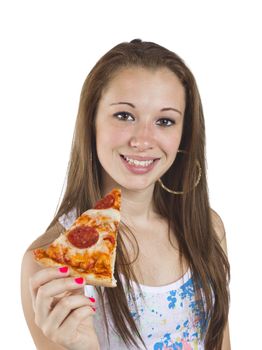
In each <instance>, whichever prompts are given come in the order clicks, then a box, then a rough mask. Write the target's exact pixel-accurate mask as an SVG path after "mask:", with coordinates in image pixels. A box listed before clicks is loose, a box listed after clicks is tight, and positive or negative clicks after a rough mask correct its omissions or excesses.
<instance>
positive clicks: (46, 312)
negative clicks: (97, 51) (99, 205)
mask: <svg viewBox="0 0 262 350" xmlns="http://www.w3.org/2000/svg"><path fill="white" fill-rule="evenodd" d="M115 187H117V188H120V189H121V191H122V206H121V225H120V230H119V235H118V237H119V240H118V246H117V259H116V269H115V276H116V278H117V287H116V288H95V287H92V286H85V287H84V281H83V280H81V279H79V278H78V279H75V278H73V277H70V275H69V273H68V271H67V269H66V268H64V269H63V268H62V269H61V268H60V269H58V268H45V269H42V268H41V267H39V266H38V265H37V264H36V263H35V261H34V259H33V256H32V250H33V249H35V248H37V247H45V246H47V245H48V244H50V243H51V242H52V241H53V240H54V239H55V238H56V237H57V236H58V235H59V234H60V233H61V232H62V231H63V230H65V229H67V228H68V227H70V225H71V224H72V222H73V221H74V220H75V218H76V217H77V216H78V215H80V214H81V213H82V212H84V211H85V210H86V209H88V208H91V207H92V206H93V205H94V203H95V202H96V201H97V200H98V199H100V198H101V197H102V196H103V195H105V194H106V193H108V192H110V191H111V189H113V188H115ZM228 281H229V263H228V259H227V257H226V237H225V231H224V227H223V223H222V221H221V219H220V217H219V216H218V214H216V212H215V211H213V210H212V209H211V208H210V205H209V199H208V192H207V183H206V169H205V128H204V118H203V112H202V106H201V100H200V96H199V93H198V89H197V85H196V82H195V79H194V77H193V75H192V73H191V72H190V70H189V69H188V68H187V66H186V65H185V63H184V62H183V61H182V60H181V59H180V58H179V57H178V56H177V55H176V54H175V53H173V52H171V51H169V50H167V49H165V48H163V47H161V46H159V45H157V44H154V43H151V42H142V41H141V40H138V39H136V40H133V41H131V42H130V43H122V44H119V45H117V46H116V47H114V48H113V49H112V50H110V51H109V52H108V53H106V54H105V55H104V56H103V57H102V58H101V59H100V60H99V61H98V63H97V64H96V65H95V67H94V68H93V69H92V70H91V72H90V74H89V75H88V77H87V79H86V81H85V83H84V86H83V89H82V93H81V99H80V105H79V112H78V116H77V121H76V127H75V133H74V139H73V145H72V152H71V157H70V162H69V167H68V174H67V185H66V189H65V193H64V197H63V200H62V202H61V205H60V207H59V210H58V212H57V214H56V216H55V218H54V219H53V220H52V222H51V224H50V226H49V227H48V229H47V231H46V232H45V233H44V234H43V235H42V236H40V237H39V238H38V239H37V240H36V241H35V242H34V243H33V244H32V245H31V246H30V247H29V249H28V250H27V252H26V253H25V256H24V259H23V264H22V301H23V307H24V313H25V317H26V320H27V323H28V326H29V329H30V331H31V334H32V337H33V339H34V342H35V344H36V347H37V349H40V350H44V349H53V350H58V349H70V350H82V349H85V350H86V349H90V350H95V349H114V350H116V349H120V350H122V349H154V350H157V349H183V350H196V349H198V350H200V349H201V350H203V349H206V350H217V349H222V350H229V349H230V343H229V334H228V326H227V319H228V309H229V292H228Z"/></svg>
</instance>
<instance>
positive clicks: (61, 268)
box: [59, 266, 68, 273]
mask: <svg viewBox="0 0 262 350" xmlns="http://www.w3.org/2000/svg"><path fill="white" fill-rule="evenodd" d="M59 271H60V272H62V273H66V272H67V271H68V267H67V266H63V267H59Z"/></svg>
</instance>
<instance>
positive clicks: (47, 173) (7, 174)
mask: <svg viewBox="0 0 262 350" xmlns="http://www.w3.org/2000/svg"><path fill="white" fill-rule="evenodd" d="M0 6H1V7H0V35H1V47H0V50H1V54H0V60H1V64H0V99H1V102H0V108H1V110H0V117H1V129H0V142H1V144H0V151H1V172H0V174H1V182H0V186H1V195H0V196H1V197H0V198H1V201H0V203H1V228H2V229H1V247H2V249H1V258H0V259H1V269H2V273H1V277H2V283H1V298H0V300H1V312H0V315H1V316H0V317H1V321H2V322H4V329H3V326H2V327H1V329H2V331H1V334H2V336H1V342H2V344H3V343H6V344H8V349H15V348H17V347H18V346H21V345H22V348H24V349H34V344H33V342H32V340H31V337H30V334H29V331H28V329H27V326H26V323H25V321H24V318H23V314H22V309H21V305H20V290H19V289H20V280H19V279H20V264H21V259H22V255H23V252H24V251H25V249H26V248H27V246H28V245H29V244H30V243H31V241H33V240H34V239H35V238H36V237H37V236H38V235H40V234H41V233H43V232H44V230H45V228H46V227H47V226H48V224H49V222H50V220H51V218H52V216H53V214H54V212H55V210H56V206H57V203H58V200H59V196H60V193H61V191H62V186H63V182H64V179H65V172H66V167H67V161H68V157H69V149H70V145H71V140H72V133H73V127H74V122H75V116H76V112H77V108H78V101H79V94H80V89H81V86H82V83H83V81H84V79H85V77H86V75H87V74H88V72H89V70H90V69H91V68H92V66H93V65H94V64H95V62H96V61H97V60H98V59H99V58H100V56H101V55H102V54H104V53H105V52H106V51H107V50H109V49H110V48H111V47H113V46H114V45H116V44H118V43H120V42H122V41H130V40H132V39H134V38H141V39H143V40H146V41H154V42H157V43H159V44H161V45H163V46H165V47H167V48H169V49H170V50H173V51H175V52H176V53H178V54H179V55H180V56H181V57H182V58H183V59H184V60H185V61H186V63H187V64H188V66H189V67H190V68H191V70H192V71H193V73H194V75H195V77H196V80H197V82H198V86H199V90H200V93H201V96H202V101H203V106H204V113H205V118H206V132H207V161H208V179H209V190H210V200H211V204H212V207H213V208H214V209H215V210H216V211H217V212H218V213H219V214H220V216H221V217H222V219H223V221H224V224H225V227H226V231H227V240H228V251H229V258H230V262H231V269H232V281H231V299H232V301H231V310H230V328H231V342H232V348H233V349H235V350H241V349H258V348H260V346H261V345H260V342H259V339H260V336H261V302H260V293H261V289H260V287H259V286H261V272H260V267H261V263H260V262H259V261H261V248H260V243H261V240H260V236H261V234H262V230H261V195H262V191H261V179H262V173H261V168H260V167H259V166H260V163H261V155H260V153H261V149H262V143H261V138H262V128H261V125H262V123H261V118H262V115H261V109H262V108H261V81H262V80H261V78H262V71H261V62H262V54H261V51H260V47H261V34H260V33H261V32H262V26H261V11H260V10H259V1H257V2H256V1H230V0H228V1H199V0H198V1H164V0H163V1H161V2H160V1H152V0H151V1H142V0H140V1H137V0H132V1H124V0H122V1H112V0H111V1H96V2H94V1H92V2H91V1H66V0H63V1H55V0H52V1H47V0H45V1H36V0H35V1H10V0H9V1H2V2H1V5H0ZM259 276H260V277H259ZM2 324H3V323H2Z"/></svg>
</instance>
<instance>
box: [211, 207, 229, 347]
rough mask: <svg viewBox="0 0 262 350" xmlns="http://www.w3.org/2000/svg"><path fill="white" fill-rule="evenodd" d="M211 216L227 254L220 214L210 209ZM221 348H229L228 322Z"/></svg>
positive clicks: (224, 232)
mask: <svg viewBox="0 0 262 350" xmlns="http://www.w3.org/2000/svg"><path fill="white" fill-rule="evenodd" d="M211 217H212V222H213V225H214V228H215V231H216V233H217V236H218V238H219V240H220V244H221V247H222V248H223V250H224V252H225V253H226V255H227V241H226V231H225V227H224V224H223V221H222V220H221V218H220V216H219V215H218V214H217V213H216V212H215V211H214V210H212V211H211ZM221 350H231V345H230V335H229V325H228V323H227V325H226V327H225V330H224V336H223V343H222V348H221Z"/></svg>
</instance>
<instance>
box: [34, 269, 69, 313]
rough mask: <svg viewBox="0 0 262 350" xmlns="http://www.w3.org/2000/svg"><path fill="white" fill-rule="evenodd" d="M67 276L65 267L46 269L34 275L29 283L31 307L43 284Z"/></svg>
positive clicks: (67, 272)
mask: <svg viewBox="0 0 262 350" xmlns="http://www.w3.org/2000/svg"><path fill="white" fill-rule="evenodd" d="M66 276H69V269H68V268H67V267H58V268H55V267H54V268H52V267H49V268H46V269H42V270H40V271H38V272H37V273H35V274H34V275H33V276H32V277H31V278H30V281H29V289H30V294H31V297H32V300H33V306H34V303H35V298H36V294H37V291H38V288H39V287H40V286H42V285H43V284H45V283H47V282H49V281H52V280H54V279H57V278H63V277H66Z"/></svg>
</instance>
